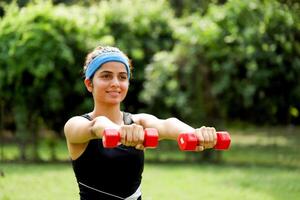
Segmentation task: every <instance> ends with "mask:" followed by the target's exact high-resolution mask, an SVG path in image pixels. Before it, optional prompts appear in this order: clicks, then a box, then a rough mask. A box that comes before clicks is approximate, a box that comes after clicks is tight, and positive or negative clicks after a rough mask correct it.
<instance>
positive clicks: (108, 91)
mask: <svg viewBox="0 0 300 200" xmlns="http://www.w3.org/2000/svg"><path fill="white" fill-rule="evenodd" d="M128 87H129V80H128V74H127V71H126V67H125V66H124V64H122V63H120V62H107V63H105V64H103V65H102V66H101V67H100V68H99V70H97V71H96V73H95V74H94V77H93V80H92V93H93V96H94V99H95V100H96V102H102V103H105V104H119V103H120V102H122V101H123V100H124V99H125V97H126V94H127V91H128Z"/></svg>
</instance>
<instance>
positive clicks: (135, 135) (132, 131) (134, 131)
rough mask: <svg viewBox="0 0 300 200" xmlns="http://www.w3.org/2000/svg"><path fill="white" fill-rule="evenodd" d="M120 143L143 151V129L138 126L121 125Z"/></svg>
mask: <svg viewBox="0 0 300 200" xmlns="http://www.w3.org/2000/svg"><path fill="white" fill-rule="evenodd" d="M119 132H120V136H121V143H122V144H124V145H125V146H132V147H135V148H136V149H139V150H143V149H144V145H143V143H144V128H143V127H142V126H141V125H138V124H131V125H122V126H121V127H120V129H119Z"/></svg>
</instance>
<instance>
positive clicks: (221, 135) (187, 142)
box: [177, 131, 231, 151]
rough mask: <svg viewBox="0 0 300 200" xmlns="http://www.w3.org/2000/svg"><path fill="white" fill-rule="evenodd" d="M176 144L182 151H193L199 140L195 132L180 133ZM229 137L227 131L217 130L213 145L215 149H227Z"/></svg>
mask: <svg viewBox="0 0 300 200" xmlns="http://www.w3.org/2000/svg"><path fill="white" fill-rule="evenodd" d="M177 142H178V146H179V148H180V150H182V151H195V149H196V147H197V146H198V145H199V140H198V138H197V136H196V135H195V133H181V134H179V136H178V138H177ZM230 142H231V138H230V135H229V133H228V132H226V131H218V132H217V144H216V145H215V146H214V149H216V150H226V149H229V146H230Z"/></svg>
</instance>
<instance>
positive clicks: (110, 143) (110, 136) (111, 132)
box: [102, 128, 158, 148]
mask: <svg viewBox="0 0 300 200" xmlns="http://www.w3.org/2000/svg"><path fill="white" fill-rule="evenodd" d="M144 134H145V136H144V147H147V148H155V147H156V146H157V145H158V132H157V130H156V129H155V128H146V129H145V130H144ZM120 140H121V136H120V133H119V132H118V131H117V130H116V129H111V128H106V129H104V131H103V137H102V142H103V146H104V147H105V148H114V147H116V146H118V143H119V142H120Z"/></svg>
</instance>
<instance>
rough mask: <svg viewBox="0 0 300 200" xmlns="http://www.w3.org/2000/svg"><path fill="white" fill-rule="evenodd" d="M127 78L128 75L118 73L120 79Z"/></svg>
mask: <svg viewBox="0 0 300 200" xmlns="http://www.w3.org/2000/svg"><path fill="white" fill-rule="evenodd" d="M127 78H128V77H127V75H126V74H120V75H119V79H120V80H122V81H125V80H127Z"/></svg>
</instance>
